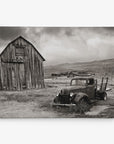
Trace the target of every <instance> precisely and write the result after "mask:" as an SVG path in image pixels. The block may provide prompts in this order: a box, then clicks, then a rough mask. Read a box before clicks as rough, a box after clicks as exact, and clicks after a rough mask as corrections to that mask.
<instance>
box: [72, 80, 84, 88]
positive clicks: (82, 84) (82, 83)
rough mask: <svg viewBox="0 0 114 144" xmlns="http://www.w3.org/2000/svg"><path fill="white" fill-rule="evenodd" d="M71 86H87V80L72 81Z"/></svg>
mask: <svg viewBox="0 0 114 144" xmlns="http://www.w3.org/2000/svg"><path fill="white" fill-rule="evenodd" d="M71 85H79V86H85V85H86V80H80V79H77V80H72V82H71Z"/></svg>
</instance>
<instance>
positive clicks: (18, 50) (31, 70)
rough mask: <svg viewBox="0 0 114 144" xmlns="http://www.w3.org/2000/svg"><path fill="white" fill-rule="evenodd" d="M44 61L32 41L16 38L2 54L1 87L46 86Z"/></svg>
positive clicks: (14, 88)
mask: <svg viewBox="0 0 114 144" xmlns="http://www.w3.org/2000/svg"><path fill="white" fill-rule="evenodd" d="M43 61H45V59H44V58H43V57H42V55H41V54H40V53H39V52H38V50H37V49H36V48H35V47H34V46H33V44H32V43H30V42H29V41H27V40H26V39H24V38H23V37H21V36H20V37H18V38H16V39H15V40H13V41H12V42H10V43H9V44H8V45H7V47H6V48H5V49H4V50H3V52H2V53H1V54H0V89H1V90H23V89H32V88H44V69H43Z"/></svg>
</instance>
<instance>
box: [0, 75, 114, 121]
mask: <svg viewBox="0 0 114 144" xmlns="http://www.w3.org/2000/svg"><path fill="white" fill-rule="evenodd" d="M69 82H70V79H68V78H65V77H62V78H57V79H45V84H46V88H45V89H39V90H36V89H34V90H26V91H21V92H20V91H0V118H77V117H81V118H85V117H89V118H93V117H95V118H101V117H104V118H111V117H114V85H112V83H113V82H112V80H110V81H109V84H108V87H109V88H111V89H112V90H111V91H108V92H107V93H108V99H107V101H99V102H97V103H96V104H95V105H94V106H93V107H92V108H91V109H90V111H89V112H86V113H85V114H80V113H76V112H74V111H71V110H69V109H55V108H52V107H51V103H52V101H53V98H54V97H55V95H56V93H57V91H58V90H59V89H60V88H61V87H63V86H66V85H69ZM99 82H100V80H99Z"/></svg>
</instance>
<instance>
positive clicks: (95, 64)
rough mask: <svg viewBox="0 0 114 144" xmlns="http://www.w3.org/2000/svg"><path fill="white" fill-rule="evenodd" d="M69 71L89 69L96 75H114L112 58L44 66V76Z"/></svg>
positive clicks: (113, 60)
mask: <svg viewBox="0 0 114 144" xmlns="http://www.w3.org/2000/svg"><path fill="white" fill-rule="evenodd" d="M70 71H90V72H93V73H95V74H98V75H108V76H109V75H111V76H112V75H114V59H107V60H100V61H91V62H78V63H64V64H59V65H54V66H45V77H50V76H51V74H52V73H61V72H70Z"/></svg>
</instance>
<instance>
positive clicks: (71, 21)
mask: <svg viewBox="0 0 114 144" xmlns="http://www.w3.org/2000/svg"><path fill="white" fill-rule="evenodd" d="M113 6H114V5H113V1H111V0H86V1H84V0H68V1H67V0H56V1H55V0H40V1H39V0H29V1H28V0H19V1H16V0H10V1H8V0H3V1H0V25H1V26H114V18H113V14H114V8H113ZM113 129H114V120H113V119H34V120H32V119H24V120H22V119H18V120H14V119H13V120H10V119H7V120H4V119H3V120H0V143H1V144H10V143H11V144H38V143H41V144H42V143H43V144H59V143H62V144H69V143H71V144H73V143H77V144H91V143H92V144H96V143H100V144H101V143H103V144H107V143H109V144H111V143H113V141H114V140H113V137H114V136H113Z"/></svg>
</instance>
